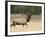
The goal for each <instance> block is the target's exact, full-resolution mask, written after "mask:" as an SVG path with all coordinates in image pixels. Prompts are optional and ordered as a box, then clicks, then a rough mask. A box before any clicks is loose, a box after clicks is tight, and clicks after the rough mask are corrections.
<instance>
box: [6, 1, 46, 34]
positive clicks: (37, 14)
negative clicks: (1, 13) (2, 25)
mask: <svg viewBox="0 0 46 37" xmlns="http://www.w3.org/2000/svg"><path fill="white" fill-rule="evenodd" d="M44 5H45V4H44V3H35V2H34V3H33V2H30V3H29V2H16V1H14V2H11V1H8V2H7V5H6V6H7V8H6V9H7V10H6V12H7V16H6V17H7V24H6V27H7V30H6V31H7V35H26V34H30V35H33V34H42V33H43V34H44V27H45V24H44V21H45V20H44V15H45V14H44Z"/></svg>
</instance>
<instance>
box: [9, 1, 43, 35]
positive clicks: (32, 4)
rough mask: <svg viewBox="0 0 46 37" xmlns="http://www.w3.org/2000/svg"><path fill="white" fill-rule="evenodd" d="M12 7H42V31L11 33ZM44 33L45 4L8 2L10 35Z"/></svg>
mask: <svg viewBox="0 0 46 37" xmlns="http://www.w3.org/2000/svg"><path fill="white" fill-rule="evenodd" d="M10 5H28V6H42V31H37V32H34V31H33V32H10ZM35 33H44V4H34V3H18V2H8V35H17V34H35Z"/></svg>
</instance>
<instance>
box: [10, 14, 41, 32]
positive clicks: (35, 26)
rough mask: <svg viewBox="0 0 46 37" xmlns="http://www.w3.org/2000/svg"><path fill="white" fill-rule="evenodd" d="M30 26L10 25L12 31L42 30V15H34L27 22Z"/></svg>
mask: <svg viewBox="0 0 46 37" xmlns="http://www.w3.org/2000/svg"><path fill="white" fill-rule="evenodd" d="M27 24H28V26H26V25H25V26H24V27H23V25H16V26H15V27H13V26H12V27H10V31H11V32H31V31H40V30H42V29H41V27H42V23H41V16H40V15H33V16H32V18H31V19H30V21H29V22H28V23H27Z"/></svg>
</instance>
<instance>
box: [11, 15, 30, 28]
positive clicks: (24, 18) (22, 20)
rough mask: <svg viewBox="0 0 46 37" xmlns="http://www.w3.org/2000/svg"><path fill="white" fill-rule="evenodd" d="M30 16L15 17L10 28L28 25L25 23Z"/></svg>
mask: <svg viewBox="0 0 46 37" xmlns="http://www.w3.org/2000/svg"><path fill="white" fill-rule="evenodd" d="M30 18H31V15H24V14H17V15H15V19H14V21H13V23H12V24H11V26H14V27H15V26H16V25H23V26H24V25H26V26H27V25H28V24H27V22H29V21H30Z"/></svg>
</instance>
